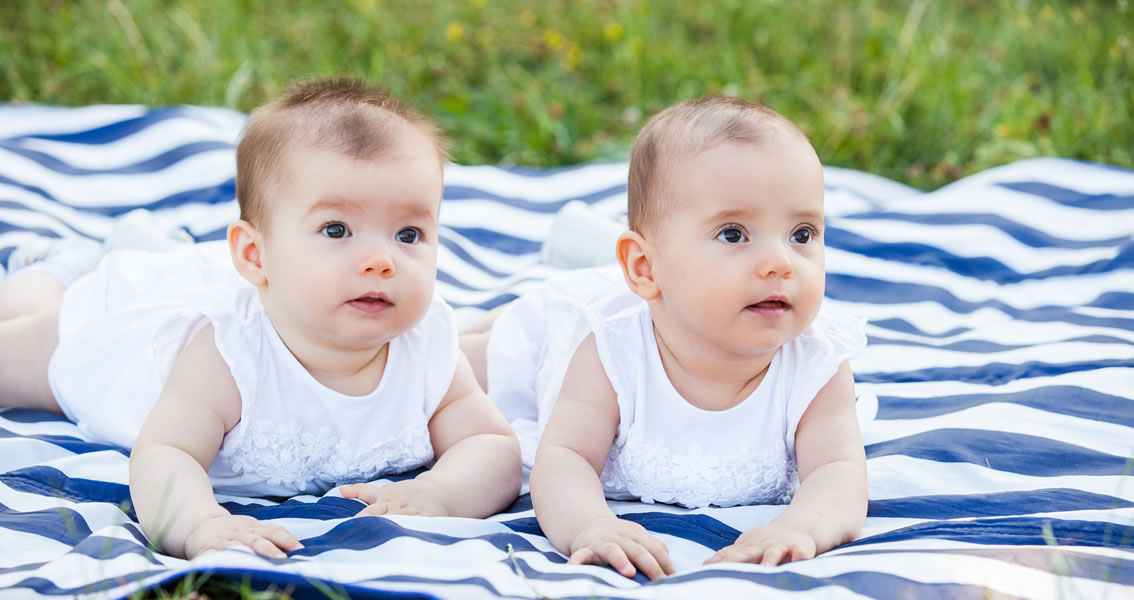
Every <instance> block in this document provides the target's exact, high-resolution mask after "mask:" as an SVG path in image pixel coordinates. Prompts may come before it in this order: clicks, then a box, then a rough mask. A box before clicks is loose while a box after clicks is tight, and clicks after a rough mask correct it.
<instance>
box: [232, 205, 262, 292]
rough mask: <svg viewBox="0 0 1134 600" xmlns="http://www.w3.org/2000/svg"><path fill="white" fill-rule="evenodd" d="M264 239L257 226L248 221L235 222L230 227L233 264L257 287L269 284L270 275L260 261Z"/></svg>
mask: <svg viewBox="0 0 1134 600" xmlns="http://www.w3.org/2000/svg"><path fill="white" fill-rule="evenodd" d="M263 246H264V237H263V236H262V235H260V231H259V230H258V229H256V226H255V225H253V224H251V223H249V222H248V221H244V220H240V221H233V222H232V223H231V224H229V226H228V251H229V253H230V254H232V264H233V266H235V267H236V271H237V272H238V273H240V276H241V277H243V278H245V279H247V280H248V283H251V284H252V285H254V286H256V287H263V286H265V285H267V284H268V275H267V273H265V272H264V264H263V263H262V262H261V260H260V252H261V249H262V248H263Z"/></svg>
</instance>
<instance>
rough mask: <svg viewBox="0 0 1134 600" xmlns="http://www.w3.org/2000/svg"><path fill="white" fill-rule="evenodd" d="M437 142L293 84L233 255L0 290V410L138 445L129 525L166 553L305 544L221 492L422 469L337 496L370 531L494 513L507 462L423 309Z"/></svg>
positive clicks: (255, 170)
mask: <svg viewBox="0 0 1134 600" xmlns="http://www.w3.org/2000/svg"><path fill="white" fill-rule="evenodd" d="M446 146H447V142H446V140H445V139H444V137H443V135H442V134H441V132H440V131H439V130H438V129H437V128H436V127H435V126H434V125H433V124H432V123H430V122H429V121H428V120H426V119H425V118H424V117H422V116H421V115H419V114H417V113H416V112H414V111H412V110H411V109H409V108H408V107H406V106H405V105H403V104H402V103H400V102H399V101H397V100H395V99H393V98H390V97H389V96H387V95H386V94H385V93H384V92H382V91H381V90H378V89H375V88H372V87H369V86H367V85H365V84H362V83H360V82H357V81H352V80H341V79H321V80H313V81H309V82H304V83H298V84H295V85H293V86H292V87H290V88H289V89H288V90H287V91H286V93H285V94H284V95H283V97H281V98H280V99H278V100H276V101H275V102H271V103H269V104H267V105H265V106H263V107H261V108H259V109H257V110H256V111H254V112H253V113H252V114H251V116H250V117H249V118H248V121H247V123H246V125H245V127H244V130H243V132H242V134H241V137H240V142H239V145H238V147H237V151H236V156H237V181H236V194H237V198H238V201H239V204H240V219H239V220H238V221H235V222H233V223H232V224H231V225H229V228H228V242H227V249H226V247H225V245H224V243H223V242H217V243H215V244H213V245H210V244H201V245H197V246H192V245H187V246H185V247H184V248H183V249H182V250H175V251H170V252H165V253H147V252H140V251H118V252H111V253H108V254H107V255H106V256H105V257H104V258H103V259H102V261H101V262H99V263H98V266H97V268H96V269H95V270H94V271H93V272H91V273H89V274H86V275H84V276H82V277H80V278H78V279H77V280H76V281H74V283H73V284H72V285H70V286H69V287H66V289H65V291H64V285H63V283H61V282H60V281H59V279H61V278H56V277H53V276H52V274H51V273H50V271H52V269H50V268H49V267H51V266H52V264H51V262H52V257H51V255H50V253H49V254H48V256H47V258H46V259H45V260H44V261H43V262H44V265H43V266H44V267H45V268H43V269H37V268H35V267H36V265H32V266H31V267H28V268H27V269H24V270H23V272H20V271H17V272H15V273H14V274H13V276H12V277H11V278H10V279H9V280H7V281H5V282H4V283H3V284H2V286H0V349H2V350H0V401H2V402H3V403H4V404H5V405H6V406H16V407H30V408H40V409H47V410H52V411H55V412H60V413H62V414H64V415H66V416H67V417H68V418H69V419H71V420H73V421H75V422H76V423H77V424H78V426H79V429H80V430H81V431H82V432H83V433H85V434H86V435H87V436H89V437H91V438H92V439H95V440H101V441H106V442H111V443H115V444H119V445H121V446H126V447H132V452H131V455H130V494H131V498H132V500H133V504H134V508H135V509H136V511H137V515H138V519H139V521H140V522H141V525H142V528H143V529H144V531H145V532H146V535H147V536H148V537H149V538H150V539H151V540H153V541H154V542H155V543H156V544H158V545H159V547H160V548H161V549H162V551H164V552H166V553H168V554H172V555H176V556H183V557H187V558H192V557H194V556H196V555H198V554H201V553H202V552H206V551H209V550H213V549H217V548H222V547H225V546H231V545H244V546H247V547H249V548H251V549H252V550H254V551H255V552H257V553H259V554H263V555H265V556H269V557H282V556H284V555H285V552H286V551H291V550H295V549H297V548H300V547H301V544H300V543H299V541H298V539H296V538H295V537H294V536H293V535H292V534H291V533H289V532H288V531H286V530H285V529H283V528H281V527H274V526H265V525H262V524H260V523H259V522H257V521H256V520H255V519H253V518H251V517H247V516H234V515H231V514H229V512H228V511H227V510H225V509H224V508H223V507H222V506H221V505H220V504H219V503H218V502H217V500H216V497H215V496H214V491H215V492H222V493H230V494H242V495H261V496H264V495H270V496H292V495H296V494H320V493H324V492H326V491H327V490H329V489H331V488H333V487H335V486H337V485H339V484H342V483H351V482H365V481H370V480H374V479H377V478H379V477H381V476H383V475H386V474H391V473H400V472H405V471H408V470H412V469H415V468H418V467H421V466H423V465H430V464H432V467H431V469H430V470H428V471H426V472H424V473H422V474H420V475H418V476H417V477H416V478H413V479H409V480H405V481H400V482H397V483H392V484H389V485H385V486H382V487H375V486H373V485H370V484H365V483H355V484H354V485H348V486H346V487H344V488H342V494H343V496H345V497H348V498H358V499H360V500H362V501H363V502H365V503H366V504H368V507H367V508H366V509H365V510H363V511H362V513H361V514H386V513H391V514H394V513H397V514H416V515H449V516H466V517H483V516H486V515H489V514H492V513H495V512H497V511H499V510H500V509H502V508H504V507H506V506H507V505H508V504H509V503H510V502H511V501H512V500H514V499H515V497H516V495H517V493H518V491H519V487H520V479H521V471H520V452H519V445H518V443H517V441H516V438H515V436H514V435H513V434H512V432H511V430H510V428H509V426H508V423H507V422H506V421H505V420H504V418H503V416H502V415H501V414H500V412H499V411H498V410H497V409H496V408H495V407H494V406H493V405H492V403H491V402H489V400H488V398H487V397H486V396H485V394H484V392H483V391H481V389H480V387H479V386H478V385H477V382H476V379H475V377H474V375H473V372H472V370H471V369H470V367H469V364H468V361H467V360H466V359H465V358H464V356H463V354H462V353H461V352H460V350H459V349H458V346H457V334H456V329H455V325H454V317H453V313H452V310H451V309H450V308H449V307H448V306H447V305H446V304H445V302H444V301H442V300H441V299H440V298H439V297H438V296H437V295H436V294H435V293H434V283H435V277H436V269H437V248H438V211H439V209H440V204H441V195H442V165H443V163H444V161H445V159H446ZM210 246H212V247H210ZM218 248H219V258H218V252H217V250H218ZM57 262H58V263H59V264H58V265H55V266H56V267H58V266H62V267H71V270H72V271H74V270H75V268H74V266H75V265H76V264H78V263H80V262H81V261H78V260H74V259H73V257H72V258H71V259H67V257H66V256H65V255H61V258H60V259H59V260H58V261H57ZM37 264H38V263H37ZM234 266H235V269H234V268H233V267H234ZM60 270H61V269H55V271H56V272H58V271H60ZM62 270H64V271H65V270H66V268H64V269H62Z"/></svg>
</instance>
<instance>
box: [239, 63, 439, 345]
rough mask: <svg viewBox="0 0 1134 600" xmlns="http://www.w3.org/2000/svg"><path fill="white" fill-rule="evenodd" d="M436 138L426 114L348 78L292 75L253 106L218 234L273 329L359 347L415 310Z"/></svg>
mask: <svg viewBox="0 0 1134 600" xmlns="http://www.w3.org/2000/svg"><path fill="white" fill-rule="evenodd" d="M447 147H448V144H447V141H446V139H445V138H444V136H443V135H442V134H441V132H440V130H439V129H438V128H437V127H436V126H435V125H434V124H433V123H432V122H430V121H429V120H428V119H426V118H425V117H423V116H422V115H420V114H418V113H417V112H414V111H413V110H412V109H410V108H409V107H408V106H406V105H405V104H403V103H402V102H400V101H398V100H396V99H394V98H391V97H390V96H389V95H388V94H386V93H385V92H384V91H383V90H381V89H379V88H376V87H373V86H369V85H366V84H364V83H362V82H360V81H357V80H350V79H316V80H311V81H305V82H300V83H297V84H294V85H292V86H291V87H289V88H288V89H287V91H285V92H284V94H283V96H282V97H281V98H279V99H278V100H275V101H274V102H271V103H268V104H266V105H264V106H262V107H260V108H258V109H256V110H255V111H253V113H252V114H251V115H250V116H249V118H248V121H247V123H246V124H245V126H244V130H243V131H242V133H241V136H240V142H239V144H238V146H237V150H236V162H237V175H236V195H237V200H238V202H239V205H240V220H239V221H236V222H234V223H233V224H232V225H230V227H229V246H230V250H231V251H232V255H233V261H234V263H235V264H236V267H237V270H239V271H240V273H241V274H242V275H243V276H244V277H245V279H248V281H250V282H251V283H252V284H253V285H255V286H257V287H258V288H259V290H260V297H261V299H262V300H263V303H264V306H265V309H266V310H267V311H268V315H269V317H271V319H272V322H273V325H275V327H276V329H277V330H279V331H280V333H281V335H283V336H284V337H285V339H287V336H288V335H289V334H290V335H291V336H296V335H300V336H305V338H306V339H307V340H309V341H318V342H319V343H322V344H332V345H336V346H337V347H343V348H366V347H370V346H373V345H375V344H381V343H384V342H385V341H386V340H388V339H390V338H391V337H394V336H396V335H398V334H399V333H401V332H403V331H405V330H407V329H409V328H410V327H412V326H413V325H414V324H415V323H416V322H417V321H419V320H420V319H421V318H422V317H423V316H424V314H425V312H426V310H427V309H428V307H429V303H430V300H431V298H432V295H433V286H434V282H435V279H436V269H437V219H438V211H439V209H440V204H441V193H442V165H443V163H444V161H445V160H446V155H447Z"/></svg>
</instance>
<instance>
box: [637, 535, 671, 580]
mask: <svg viewBox="0 0 1134 600" xmlns="http://www.w3.org/2000/svg"><path fill="white" fill-rule="evenodd" d="M642 545H643V546H645V547H646V550H649V551H650V554H653V555H654V558H655V559H657V561H658V565H659V566H661V569H662V571H664V572H665V574H666V575H673V574H674V573H676V572H677V567H676V566H674V564H673V559H671V558H670V557H669V548H667V547H666V545H665V542H663V541H661V540H659V539H658V538H656V537H654V536H652V535H651V536H649V537H647V538H646V539H645V540H643V541H642Z"/></svg>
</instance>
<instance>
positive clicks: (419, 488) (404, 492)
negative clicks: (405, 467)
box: [342, 479, 449, 517]
mask: <svg viewBox="0 0 1134 600" xmlns="http://www.w3.org/2000/svg"><path fill="white" fill-rule="evenodd" d="M342 493H343V498H354V499H356V500H361V501H363V502H365V503H366V504H368V505H369V506H367V507H366V508H364V509H362V511H361V512H359V513H358V515H357V516H360V517H362V516H367V515H418V516H422V517H447V516H449V511H448V510H447V509H446V508H445V504H444V503H443V502H442V501H441V494H440V493H439V492H438V491H437V488H435V487H433V486H432V485H431V484H429V483H426V482H424V481H420V480H417V479H407V480H405V481H398V482H396V483H391V484H388V485H384V486H382V487H378V486H376V485H371V484H369V483H354V484H351V485H347V486H343V487H342Z"/></svg>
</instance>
